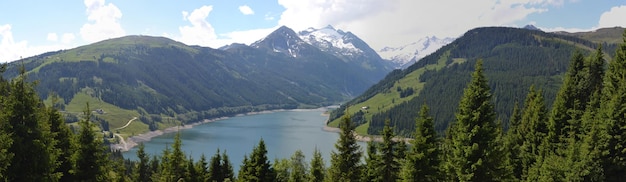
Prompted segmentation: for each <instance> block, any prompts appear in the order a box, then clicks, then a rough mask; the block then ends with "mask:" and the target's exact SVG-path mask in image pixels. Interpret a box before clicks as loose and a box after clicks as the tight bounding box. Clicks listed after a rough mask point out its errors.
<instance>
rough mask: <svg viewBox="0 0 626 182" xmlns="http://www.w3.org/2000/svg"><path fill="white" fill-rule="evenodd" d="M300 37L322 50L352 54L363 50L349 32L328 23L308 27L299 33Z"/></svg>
mask: <svg viewBox="0 0 626 182" xmlns="http://www.w3.org/2000/svg"><path fill="white" fill-rule="evenodd" d="M298 36H300V39H302V40H304V41H305V42H307V43H309V44H311V45H314V46H316V47H318V48H320V49H321V50H322V51H328V52H334V53H339V54H342V55H346V56H351V55H354V54H358V53H361V52H363V51H362V50H361V49H359V48H357V47H356V46H355V45H354V44H352V42H350V41H349V40H350V37H349V36H348V34H347V33H346V32H344V31H342V30H337V29H335V28H334V27H332V26H330V25H328V26H326V27H324V28H321V29H315V28H308V29H306V30H303V31H301V32H299V33H298Z"/></svg>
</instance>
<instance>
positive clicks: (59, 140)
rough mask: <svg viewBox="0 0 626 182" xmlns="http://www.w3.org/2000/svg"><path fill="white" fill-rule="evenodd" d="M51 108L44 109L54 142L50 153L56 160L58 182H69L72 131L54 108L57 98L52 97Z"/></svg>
mask: <svg viewBox="0 0 626 182" xmlns="http://www.w3.org/2000/svg"><path fill="white" fill-rule="evenodd" d="M50 97H52V103H53V106H51V107H48V108H46V116H47V121H48V125H49V126H50V134H51V135H52V138H53V140H54V145H53V146H51V147H52V150H51V153H52V154H53V155H54V159H56V171H55V173H56V175H59V177H60V179H59V181H69V180H70V179H71V174H70V171H71V170H72V154H73V152H72V150H64V149H70V148H71V147H72V137H73V136H72V131H70V128H69V127H68V126H67V124H65V121H64V120H63V118H62V117H61V114H60V113H59V111H58V109H57V108H55V107H54V105H56V103H57V100H58V98H57V96H56V95H52V96H50Z"/></svg>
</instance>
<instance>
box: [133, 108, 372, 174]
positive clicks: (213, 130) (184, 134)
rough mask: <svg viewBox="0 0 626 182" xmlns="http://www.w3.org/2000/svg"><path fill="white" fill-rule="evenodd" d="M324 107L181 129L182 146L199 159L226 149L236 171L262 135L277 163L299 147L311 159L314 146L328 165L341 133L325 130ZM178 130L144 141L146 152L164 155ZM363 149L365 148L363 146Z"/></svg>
mask: <svg viewBox="0 0 626 182" xmlns="http://www.w3.org/2000/svg"><path fill="white" fill-rule="evenodd" d="M323 112H324V110H322V109H316V110H291V111H277V112H270V113H262V114H254V115H243V116H236V117H231V118H228V119H224V120H218V121H214V122H210V123H205V124H201V125H197V126H194V127H193V128H190V129H184V130H180V132H181V139H182V144H183V145H182V149H183V151H185V153H186V154H187V155H190V156H192V157H193V159H194V161H198V160H199V159H200V156H201V155H202V154H204V155H205V156H206V158H207V160H209V159H210V158H211V156H213V155H214V154H215V152H216V150H217V149H218V148H219V149H220V151H224V150H225V151H226V152H227V154H228V157H229V159H230V160H231V162H232V165H233V168H234V170H235V173H237V171H238V170H239V167H240V165H241V161H242V160H243V156H244V155H249V154H250V153H252V149H253V148H254V146H256V145H257V144H258V143H259V140H260V139H261V138H263V140H264V141H265V145H266V147H267V150H268V154H267V156H268V158H269V159H270V160H271V162H272V164H273V163H274V159H275V158H289V157H290V156H291V155H292V154H293V153H294V152H295V151H296V150H298V149H300V150H302V151H303V152H304V154H305V156H306V161H307V162H310V160H311V157H312V156H313V151H314V150H315V148H317V149H318V150H320V151H321V152H322V156H323V157H324V160H325V161H326V165H327V166H329V161H330V153H331V151H333V150H334V144H335V143H336V142H337V139H338V138H339V134H338V133H334V132H327V131H324V130H323V127H324V122H325V121H326V120H327V119H328V116H324V115H322V114H323ZM175 135H176V133H166V134H163V135H161V136H157V137H154V138H152V140H150V141H147V142H144V145H145V150H146V153H148V154H150V156H153V155H159V156H160V155H161V154H162V152H163V150H164V149H165V147H166V146H170V145H171V144H172V143H173V141H174V136H175ZM362 151H364V149H363V148H362ZM136 152H137V148H136V147H135V148H133V149H131V150H129V151H128V152H124V153H123V154H124V157H125V158H127V159H131V160H136V159H137V156H136Z"/></svg>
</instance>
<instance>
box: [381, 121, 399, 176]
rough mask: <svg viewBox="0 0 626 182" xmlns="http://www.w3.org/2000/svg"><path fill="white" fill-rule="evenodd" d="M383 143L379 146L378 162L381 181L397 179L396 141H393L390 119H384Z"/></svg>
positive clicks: (397, 158) (393, 135)
mask: <svg viewBox="0 0 626 182" xmlns="http://www.w3.org/2000/svg"><path fill="white" fill-rule="evenodd" d="M382 134H383V143H382V145H381V147H380V160H381V161H380V162H381V169H382V171H381V174H382V178H383V181H396V180H397V179H398V172H399V171H400V164H399V163H398V160H399V157H398V156H397V155H398V152H397V150H398V146H397V145H398V142H396V141H393V138H394V137H395V134H394V133H393V128H392V127H391V121H390V120H385V126H384V127H383V133H382Z"/></svg>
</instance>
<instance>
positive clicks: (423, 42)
mask: <svg viewBox="0 0 626 182" xmlns="http://www.w3.org/2000/svg"><path fill="white" fill-rule="evenodd" d="M452 41H454V38H449V37H447V38H443V39H440V38H437V37H436V36H431V37H428V36H427V37H424V38H421V39H419V40H418V41H416V42H413V43H410V44H406V45H403V46H400V47H384V48H382V49H380V50H379V51H378V54H379V55H380V57H382V58H383V59H387V60H390V61H392V62H394V63H396V64H398V65H401V66H400V67H401V68H405V67H408V66H410V65H411V64H413V63H415V62H417V61H419V60H420V59H422V58H423V57H426V56H427V55H429V54H431V53H433V52H435V51H437V50H438V49H439V48H441V47H443V46H444V45H447V44H449V43H451V42H452Z"/></svg>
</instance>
